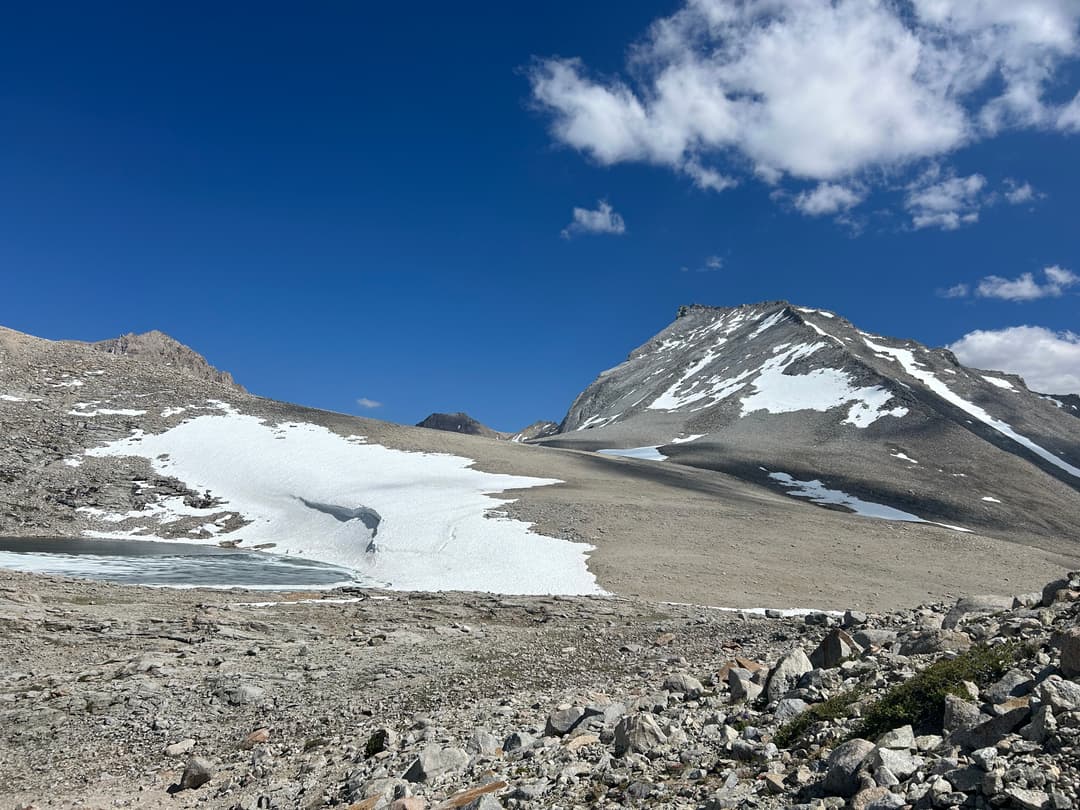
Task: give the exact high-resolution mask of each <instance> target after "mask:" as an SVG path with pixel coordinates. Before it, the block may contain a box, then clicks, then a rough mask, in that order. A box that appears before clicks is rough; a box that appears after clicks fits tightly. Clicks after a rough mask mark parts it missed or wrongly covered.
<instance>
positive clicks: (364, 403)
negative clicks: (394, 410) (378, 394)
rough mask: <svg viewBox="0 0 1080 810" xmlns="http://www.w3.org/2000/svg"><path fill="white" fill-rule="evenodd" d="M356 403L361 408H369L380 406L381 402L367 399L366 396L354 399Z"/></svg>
mask: <svg viewBox="0 0 1080 810" xmlns="http://www.w3.org/2000/svg"><path fill="white" fill-rule="evenodd" d="M356 404H357V405H359V406H360V407H361V408H368V409H369V410H370V409H372V408H381V407H382V403H381V402H379V401H378V400H375V399H368V398H367V397H360V399H358V400H356Z"/></svg>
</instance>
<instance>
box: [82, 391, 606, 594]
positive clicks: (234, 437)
mask: <svg viewBox="0 0 1080 810" xmlns="http://www.w3.org/2000/svg"><path fill="white" fill-rule="evenodd" d="M87 455H90V456H98V457H106V456H140V457H143V458H146V459H149V460H150V462H151V464H152V465H153V467H154V469H155V470H156V471H157V472H158V473H160V474H162V475H169V476H174V477H176V478H178V479H180V480H181V481H183V482H185V484H187V485H188V486H189V487H191V488H193V489H196V490H199V491H203V490H210V491H211V492H212V493H213V495H214V496H216V497H218V498H221V499H223V500H224V501H225V502H226V503H225V504H224V505H222V506H219V507H214V511H215V512H217V511H222V510H226V509H227V510H230V511H234V512H238V513H240V514H241V515H243V516H244V517H245V518H247V519H248V520H251V521H252V523H251V524H250V525H248V526H245V527H244V528H243V529H242V530H239V531H238V532H236V533H233V534H232V535H230V537H234V538H237V537H238V538H242V539H243V546H244V547H249V548H250V547H252V546H255V545H258V544H263V543H273V544H274V547H273V551H274V552H275V553H278V554H295V555H301V556H304V557H307V558H310V559H313V560H320V561H322V562H326V563H331V564H334V565H340V566H344V567H347V568H350V569H354V570H356V571H358V572H360V573H361V574H362V575H364V576H367V577H370V578H371V579H372V580H374V581H376V582H379V583H381V584H383V585H385V586H386V587H393V588H396V589H403V590H427V591H437V590H451V589H460V590H474V591H491V592H496V593H518V594H536V593H562V594H591V593H601V592H602V591H601V590H600V588H599V587H598V586H597V584H596V580H595V577H594V576H593V575H592V574H591V573H590V572H589V570H588V568H587V566H586V558H587V553H588V552H589V551H591V550H592V547H591V546H588V545H584V544H580V543H571V542H568V541H565V540H559V539H556V538H552V537H544V536H542V535H538V534H535V533H532V532H530V531H529V525H530V524H527V523H524V522H522V521H517V520H511V519H508V518H505V517H487V514H488V513H489V511H490V510H492V509H493V508H496V507H498V506H500V505H502V504H505V503H507V502H508V501H506V500H499V499H496V498H493V497H491V494H492V493H499V492H503V491H504V490H507V489H514V488H525V487H534V486H544V485H548V484H555V483H560V482H558V481H556V480H553V479H546V478H525V477H520V476H512V475H495V474H491V473H484V472H480V471H478V470H475V469H472V468H471V466H470V465H471V464H472V463H473V462H472V460H471V459H467V458H461V457H458V456H451V455H442V454H433V453H408V452H403V451H399V450H391V449H388V448H385V447H382V446H380V445H377V444H361V443H357V442H355V441H350V440H349V439H347V438H343V437H341V436H338V435H337V434H335V433H333V432H331V431H329V430H327V429H326V428H323V427H319V426H317V425H311V424H297V423H289V424H284V425H275V426H270V425H267V424H266V423H264V422H263V421H262V420H260V419H257V418H256V417H253V416H246V415H243V414H240V413H238V412H236V411H235V410H229V411H227V412H226V413H224V414H215V415H206V416H200V417H198V418H195V419H192V420H189V421H187V422H184V423H182V424H180V425H177V426H176V427H174V428H172V429H170V430H168V431H166V432H164V433H162V434H159V435H156V436H147V435H134V436H131V437H128V438H126V439H121V440H118V441H115V442H112V443H110V444H107V445H105V446H104V447H100V448H96V449H93V450H88V451H87ZM305 501H306V502H307V503H316V504H323V505H325V504H332V505H337V506H340V507H343V508H345V509H355V508H358V507H367V508H368V509H371V510H375V511H376V512H377V513H378V514H379V515H380V516H381V522H380V524H379V525H378V527H377V534H376V535H374V536H373V532H372V530H371V529H369V528H368V526H367V525H366V524H365V523H364V522H363V521H361V520H344V521H343V520H341V519H339V518H338V517H335V516H334V515H333V514H330V513H328V512H327V511H326V510H319V509H315V508H311V507H310V506H308V505H305ZM170 506H171V504H170ZM163 511H166V510H163ZM167 511H173V510H167ZM98 534H99V536H100V533H98ZM104 536H111V537H131V536H132V533H131V532H124V531H117V532H113V533H107V534H104ZM141 537H142V538H143V539H159V538H152V537H150V536H149V535H141ZM373 539H374V541H375V546H376V549H377V550H375V551H374V552H372V551H369V550H368V549H369V547H370V545H371V543H372V540H373ZM183 542H186V543H191V542H193V541H192V540H190V539H186V540H184V541H183ZM194 542H197V541H194ZM206 542H210V543H216V540H213V539H211V540H209V541H206Z"/></svg>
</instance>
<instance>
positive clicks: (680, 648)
mask: <svg viewBox="0 0 1080 810" xmlns="http://www.w3.org/2000/svg"><path fill="white" fill-rule="evenodd" d="M374 595H375V594H369V593H367V592H363V591H357V590H354V591H349V592H346V593H331V594H327V596H332V597H335V598H337V599H338V600H339V602H338V603H334V602H327V601H321V600H320V597H318V596H316V597H315V601H313V602H310V601H309V602H303V601H299V602H298V601H296V595H293V596H291V597H289V596H286V597H273V598H272V599H271V605H269V606H268V605H265V604H260V603H259V600H262V599H265V598H266V597H265V596H259V595H253V594H245V593H243V592H239V591H237V592H233V593H221V592H217V593H215V592H205V591H204V592H190V591H188V592H175V591H171V592H170V591H167V590H166V591H161V590H148V589H138V588H135V589H132V588H121V587H117V586H107V585H95V584H92V583H83V582H74V581H70V580H67V581H65V580H58V579H53V578H43V577H29V576H26V575H18V574H10V573H3V572H0V628H2V630H3V632H0V652H2V654H3V656H4V660H6V661H9V662H12V665H11V666H8V667H6V668H4V669H3V671H0V719H2V722H0V783H2V784H3V785H4V796H5V801H8V802H10V803H9V804H6V805H5V806H15V807H21V808H26V807H35V808H43V807H46V806H75V805H76V804H78V805H82V806H90V807H97V806H101V807H105V806H127V807H147V808H148V807H160V806H164V805H166V804H168V806H170V807H177V808H183V807H196V806H198V807H210V808H229V810H257V809H258V808H266V807H270V808H278V809H279V810H285V808H319V807H338V808H349V809H350V810H358V809H362V810H387V809H388V808H389V809H390V810H436V809H437V810H449V809H450V808H471V810H499V808H584V807H610V808H635V807H642V808H646V807H647V808H658V809H666V810H727V809H728V808H760V809H761V810H771V809H772V808H777V810H778V809H779V808H799V809H800V810H815V809H821V810H824V809H825V808H828V809H830V810H839V808H842V807H846V808H852V810H899V809H900V808H915V809H916V810H932V809H936V808H941V809H942V810H944V809H945V808H961V807H963V808H975V809H976V810H989V808H998V807H1001V808H1022V810H1071V809H1072V808H1075V807H1076V806H1077V802H1078V800H1080V629H1078V620H1080V601H1078V600H1080V574H1077V573H1072V574H1069V575H1067V576H1065V577H1063V578H1061V579H1058V580H1055V581H1054V582H1051V583H1049V584H1048V585H1047V586H1046V587H1045V588H1044V589H1043V590H1042V592H1041V593H1032V594H1020V595H1017V596H1015V597H1003V596H977V597H965V598H962V599H960V600H958V601H956V602H953V603H933V604H927V605H923V606H921V607H918V608H914V609H910V610H904V611H898V612H895V613H890V614H876V613H872V612H871V613H860V612H855V611H848V612H847V613H845V614H844V615H843V616H841V615H840V614H825V613H815V612H811V613H808V614H807V615H805V616H797V617H784V616H781V615H780V614H778V613H777V614H773V613H769V614H767V615H764V616H759V615H753V614H738V613H730V612H723V611H716V610H708V609H704V608H698V607H693V606H679V605H655V604H647V603H639V602H634V601H632V600H625V599H603V598H557V599H552V598H531V599H526V598H505V597H498V596H491V595H462V594H442V595H423V594H397V595H393V596H392V597H390V598H386V597H384V596H381V595H380V598H379V599H377V600H376V599H373V598H370V597H372V596H374ZM342 597H345V598H351V599H352V600H353V601H352V602H351V603H345V604H341V603H340V599H341V598H342ZM253 603H254V604H253ZM104 650H107V651H108V653H107V655H103V654H102V651H104ZM169 793H172V794H173V795H172V796H171V797H169V795H168V794H169Z"/></svg>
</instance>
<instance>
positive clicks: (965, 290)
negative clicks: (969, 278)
mask: <svg viewBox="0 0 1080 810" xmlns="http://www.w3.org/2000/svg"><path fill="white" fill-rule="evenodd" d="M938 295H940V296H941V297H942V298H967V297H968V296H969V295H971V288H970V287H969V286H968V285H967V284H954V285H952V286H951V287H948V288H946V289H944V290H938Z"/></svg>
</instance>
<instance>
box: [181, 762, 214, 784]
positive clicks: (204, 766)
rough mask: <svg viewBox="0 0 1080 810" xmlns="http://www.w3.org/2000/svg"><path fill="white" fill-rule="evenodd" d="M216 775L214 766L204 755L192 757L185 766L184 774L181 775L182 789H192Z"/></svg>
mask: <svg viewBox="0 0 1080 810" xmlns="http://www.w3.org/2000/svg"><path fill="white" fill-rule="evenodd" d="M213 776H214V766H213V765H211V764H210V762H209V761H208V760H205V759H203V758H202V757H192V758H191V759H189V760H188V761H187V765H186V766H184V774H183V776H181V777H180V786H179V787H180V790H191V789H192V788H198V787H202V786H203V785H205V784H206V783H207V782H209V781H210V780H211V779H212V778H213Z"/></svg>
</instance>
